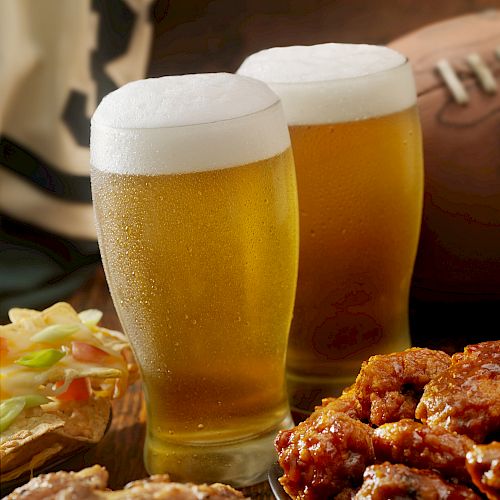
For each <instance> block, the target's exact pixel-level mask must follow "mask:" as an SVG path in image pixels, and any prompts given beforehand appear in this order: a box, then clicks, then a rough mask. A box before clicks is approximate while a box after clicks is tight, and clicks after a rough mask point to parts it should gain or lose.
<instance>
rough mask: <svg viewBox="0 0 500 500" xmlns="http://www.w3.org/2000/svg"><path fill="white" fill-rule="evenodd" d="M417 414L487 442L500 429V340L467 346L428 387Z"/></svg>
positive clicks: (431, 421) (432, 422) (474, 438)
mask: <svg viewBox="0 0 500 500" xmlns="http://www.w3.org/2000/svg"><path fill="white" fill-rule="evenodd" d="M416 417H417V418H419V419H421V420H422V421H423V422H426V423H427V424H429V425H431V426H436V425H438V426H442V427H445V428H446V429H448V430H450V431H455V432H458V433H459V434H465V435H467V436H469V437H470V438H471V439H473V440H474V441H476V442H477V443H483V442H485V441H487V440H489V439H492V438H494V437H495V436H498V434H499V433H500V341H490V342H482V343H480V344H475V345H470V346H467V347H466V348H465V350H464V352H463V353H457V354H454V355H453V357H452V364H451V366H450V367H449V368H448V369H447V370H445V371H443V372H442V373H441V374H439V375H438V376H437V377H435V378H433V379H432V380H431V381H430V382H429V383H428V384H427V386H426V387H425V390H424V394H423V396H422V398H421V400H420V403H419V404H418V407H417V410H416Z"/></svg>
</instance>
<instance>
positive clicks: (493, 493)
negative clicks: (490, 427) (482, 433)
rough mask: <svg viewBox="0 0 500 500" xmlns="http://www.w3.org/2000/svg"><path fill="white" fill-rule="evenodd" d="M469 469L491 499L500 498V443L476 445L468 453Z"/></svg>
mask: <svg viewBox="0 0 500 500" xmlns="http://www.w3.org/2000/svg"><path fill="white" fill-rule="evenodd" d="M467 470H468V471H469V473H470V475H471V477H472V480H473V481H474V484H475V485H476V486H477V487H478V488H479V489H480V490H481V491H482V492H483V493H485V494H486V496H487V497H488V498H489V499H490V500H498V499H499V498H500V443H497V442H493V443H490V444H483V445H477V446H474V448H473V449H472V450H471V451H469V452H468V453H467Z"/></svg>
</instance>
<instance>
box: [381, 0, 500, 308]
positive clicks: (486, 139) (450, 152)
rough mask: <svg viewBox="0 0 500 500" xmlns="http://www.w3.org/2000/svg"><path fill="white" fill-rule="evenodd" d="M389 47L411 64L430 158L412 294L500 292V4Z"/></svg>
mask: <svg viewBox="0 0 500 500" xmlns="http://www.w3.org/2000/svg"><path fill="white" fill-rule="evenodd" d="M389 45H390V47H392V48H394V49H396V50H398V51H399V52H401V53H403V54H405V55H406V56H407V57H408V58H409V59H410V61H411V63H412V66H413V70H414V72H415V78H416V83H417V92H418V106H419V110H420V117H421V121H422V130H423V138H424V162H425V197H424V212H423V219H422V231H421V236H420V244H419V250H418V256H417V261H416V265H415V271H414V280H413V294H414V296H415V297H417V298H421V299H424V300H427V299H430V300H435V299H437V300H440V299H442V300H447V301H449V300H458V301H459V300H462V299H463V300H471V299H474V298H475V299H480V298H491V299H498V298H500V11H498V10H490V11H485V12H481V13H476V14H471V15H466V16H461V17H457V18H454V19H450V20H447V21H443V22H439V23H436V24H432V25H429V26H426V27H424V28H422V29H419V30H417V31H415V32H412V33H410V34H407V35H405V36H403V37H402V38H399V39H398V40H395V41H394V42H392V43H391V44H389Z"/></svg>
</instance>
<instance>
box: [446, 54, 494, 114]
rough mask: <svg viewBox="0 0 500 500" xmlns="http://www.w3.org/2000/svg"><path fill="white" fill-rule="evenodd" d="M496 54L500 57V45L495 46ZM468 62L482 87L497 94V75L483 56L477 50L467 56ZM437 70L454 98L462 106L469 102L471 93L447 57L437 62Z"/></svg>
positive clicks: (487, 91) (490, 92) (489, 92)
mask: <svg viewBox="0 0 500 500" xmlns="http://www.w3.org/2000/svg"><path fill="white" fill-rule="evenodd" d="M495 56H496V58H497V59H500V45H499V46H498V47H496V48H495ZM465 59H466V61H467V64H468V65H469V67H470V68H471V70H472V72H473V73H474V75H475V76H476V78H477V79H478V81H479V84H480V86H481V88H482V89H483V90H484V91H485V92H486V93H488V94H496V93H497V91H498V84H497V82H496V80H495V76H494V75H493V73H492V71H491V70H490V68H488V66H487V65H486V63H485V62H484V60H483V58H482V57H481V56H480V55H479V54H477V53H476V52H474V53H472V54H469V55H468V56H467V57H466V58H465ZM436 70H437V72H438V73H439V75H440V76H441V78H442V79H443V81H444V83H445V84H446V86H447V87H448V90H449V91H450V93H451V95H452V96H453V99H455V102H457V103H458V104H461V105H462V106H464V105H466V104H467V103H468V102H469V94H468V93H467V90H466V88H465V87H464V85H463V83H462V82H461V81H460V79H459V77H458V75H457V72H456V71H455V70H454V69H453V66H452V65H451V64H450V62H449V61H448V60H447V59H440V60H439V61H438V62H437V63H436Z"/></svg>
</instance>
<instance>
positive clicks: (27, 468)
mask: <svg viewBox="0 0 500 500" xmlns="http://www.w3.org/2000/svg"><path fill="white" fill-rule="evenodd" d="M62 449H63V445H62V444H54V445H53V446H50V447H49V448H44V449H43V450H42V451H41V452H40V453H38V454H36V455H33V457H32V458H31V460H30V461H29V462H26V463H24V464H21V465H20V466H19V467H17V468H15V469H12V470H10V471H9V472H6V473H2V474H1V475H0V478H1V480H2V482H6V481H12V480H13V479H16V478H18V477H19V476H21V475H22V474H24V473H25V472H33V471H34V470H35V469H37V468H38V467H41V466H42V465H43V464H44V463H46V462H47V461H48V460H50V459H51V458H52V457H55V456H57V454H58V453H59V452H60V451H61V450H62Z"/></svg>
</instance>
